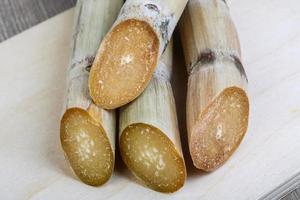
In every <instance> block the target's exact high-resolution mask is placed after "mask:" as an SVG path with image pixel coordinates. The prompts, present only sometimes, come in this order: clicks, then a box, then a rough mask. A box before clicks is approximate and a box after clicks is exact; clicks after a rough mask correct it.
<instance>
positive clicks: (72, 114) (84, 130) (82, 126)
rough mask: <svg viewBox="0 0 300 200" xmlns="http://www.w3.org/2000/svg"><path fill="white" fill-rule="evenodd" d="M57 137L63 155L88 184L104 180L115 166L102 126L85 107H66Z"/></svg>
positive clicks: (93, 184)
mask: <svg viewBox="0 0 300 200" xmlns="http://www.w3.org/2000/svg"><path fill="white" fill-rule="evenodd" d="M60 139H61V144H62V147H63V150H64V152H65V155H66V158H67V160H68V161H69V163H70V165H71V168H72V169H73V171H74V173H75V174H76V175H77V176H78V177H79V179H80V180H81V181H82V182H84V183H86V184H88V185H91V186H100V185H102V184H104V183H106V182H107V181H108V180H109V178H110V177H111V175H112V172H113V168H114V154H113V150H112V147H111V144H110V142H109V140H108V138H107V136H106V133H105V131H104V129H103V128H102V127H101V125H100V124H98V123H97V122H96V121H95V120H94V119H93V118H92V117H91V116H90V115H89V114H88V112H87V111H85V110H82V109H79V108H71V109H68V110H67V111H66V112H65V114H64V116H63V118H62V120H61V128H60Z"/></svg>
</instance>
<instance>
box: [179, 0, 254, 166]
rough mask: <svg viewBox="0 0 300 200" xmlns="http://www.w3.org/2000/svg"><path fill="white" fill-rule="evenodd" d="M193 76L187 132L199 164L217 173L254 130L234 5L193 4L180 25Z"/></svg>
mask: <svg viewBox="0 0 300 200" xmlns="http://www.w3.org/2000/svg"><path fill="white" fill-rule="evenodd" d="M180 34H181V40H182V45H183V50H184V55H185V61H186V66H187V70H188V73H189V80H188V94H187V128H188V138H189V148H190V153H191V157H192V160H193V163H194V165H195V166H196V167H197V168H199V169H202V170H205V171H213V170H215V169H217V168H218V167H220V166H221V165H222V164H224V163H225V162H226V161H227V160H228V159H229V158H230V156H231V155H232V154H233V152H234V151H235V150H236V149H237V147H238V146H239V144H240V143H241V141H242V139H243V137H244V135H245V133H246V131H247V126H248V117H249V100H248V97H247V83H248V80H247V76H246V73H245V70H244V68H243V66H242V63H241V50H240V44H239V39H238V35H237V32H236V29H235V26H234V24H233V22H232V20H231V17H230V13H229V9H228V5H227V4H226V2H225V1H220V0H210V1H208V0H190V1H189V3H188V5H187V8H186V10H185V11H184V14H183V17H182V19H181V21H180Z"/></svg>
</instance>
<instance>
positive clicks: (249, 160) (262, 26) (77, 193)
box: [0, 0, 300, 200]
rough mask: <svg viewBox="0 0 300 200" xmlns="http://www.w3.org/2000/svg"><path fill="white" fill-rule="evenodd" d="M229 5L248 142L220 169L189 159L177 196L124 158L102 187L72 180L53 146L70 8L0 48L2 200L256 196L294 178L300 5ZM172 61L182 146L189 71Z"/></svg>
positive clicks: (282, 1) (299, 113) (289, 0)
mask: <svg viewBox="0 0 300 200" xmlns="http://www.w3.org/2000/svg"><path fill="white" fill-rule="evenodd" d="M228 3H229V6H230V7H231V13H232V16H233V18H234V21H235V24H236V26H237V29H238V32H239V35H240V39H241V44H242V51H243V61H244V65H245V68H246V71H247V73H248V78H249V94H250V99H251V117H250V126H249V131H248V133H247V135H246V137H245V139H244V141H243V142H242V144H241V146H240V148H239V149H238V151H237V152H236V153H235V154H234V156H233V157H232V158H231V159H230V160H229V161H228V162H227V163H226V164H225V165H224V166H223V167H221V168H220V169H219V170H217V171H216V172H214V173H210V174H205V173H202V172H199V171H197V170H195V168H193V167H192V165H191V163H190V159H189V157H188V156H187V155H186V160H187V167H188V179H187V182H186V185H185V187H184V188H183V189H181V190H180V191H178V192H177V193H175V194H160V193H157V192H154V191H151V190H149V189H147V188H145V187H143V186H141V185H139V184H137V183H136V182H135V180H134V179H133V177H132V175H131V174H130V173H129V172H128V171H127V169H126V167H125V166H124V164H122V162H121V161H117V166H116V170H115V173H114V176H113V177H112V179H111V180H110V181H109V182H108V183H107V184H106V185H104V186H103V187H100V188H94V187H90V186H87V185H84V184H82V183H81V182H79V181H78V180H76V178H75V177H74V176H73V175H72V174H71V172H70V170H69V168H68V165H67V162H66V161H65V160H64V156H63V152H62V150H61V147H60V143H59V120H60V115H61V108H62V104H63V98H64V91H65V85H66V67H67V65H68V59H69V46H70V45H69V44H70V39H71V33H72V24H73V14H74V10H73V9H71V10H69V11H67V12H64V13H63V14H60V15H58V16H57V17H55V18H52V19H50V20H48V21H46V22H44V23H42V24H40V25H38V26H36V27H34V28H32V29H30V30H28V31H26V32H24V33H22V34H20V35H18V36H15V37H13V38H11V39H9V40H7V41H5V42H3V43H1V44H0V60H1V64H0V91H1V93H0V94H1V95H0V109H1V112H0V138H1V139H0V199H1V200H2V199H5V200H10V199H14V200H18V199H20V200H24V199H32V200H33V199H43V200H47V199H49V200H50V199H78V200H82V199H115V200H119V199H131V200H133V199H172V200H173V199H178V200H179V199H180V200H182V199H189V200H190V199H202V200H205V199H208V200H211V199H239V200H243V199H258V198H260V197H262V196H264V195H265V194H267V193H268V192H270V191H271V190H272V189H274V188H275V187H277V186H278V185H280V184H282V183H284V182H285V181H286V180H288V179H289V178H291V177H293V176H295V175H296V174H299V173H300V12H299V11H300V2H299V1H297V0H272V1H271V0H260V1H259V0H253V1H237V0H231V1H229V2H228ZM177 42H178V41H177ZM176 48H177V49H176V50H175V51H176V52H177V53H178V54H180V52H181V51H180V49H179V48H180V45H179V44H177V45H176ZM175 61H176V64H175V66H176V69H175V72H176V75H175V78H174V85H175V86H176V89H175V91H174V92H175V95H176V100H177V101H178V102H177V104H178V112H179V115H180V116H179V123H180V126H181V130H182V131H181V133H182V134H183V139H184V138H185V137H184V134H186V133H185V130H184V126H185V125H184V123H185V122H184V106H183V105H184V99H185V85H186V79H185V78H184V77H181V76H182V75H181V74H184V73H179V72H180V71H185V69H184V67H183V62H182V59H181V55H179V56H178V57H177V59H176V60H175ZM178 85H180V86H181V87H177V86H178ZM185 143H186V141H185V142H183V144H185Z"/></svg>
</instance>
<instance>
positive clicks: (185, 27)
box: [60, 0, 249, 193]
mask: <svg viewBox="0 0 300 200" xmlns="http://www.w3.org/2000/svg"><path fill="white" fill-rule="evenodd" d="M122 4H123V1H122V0H109V1H106V0H79V1H78V2H77V6H76V13H75V16H76V20H75V33H74V37H73V46H72V57H71V63H70V68H69V71H68V73H69V77H68V92H67V99H66V106H65V110H64V114H63V117H62V120H61V130H60V132H61V143H62V147H63V150H64V152H65V154H66V158H67V160H68V161H69V163H70V165H71V168H72V169H73V171H74V172H75V174H76V175H77V176H78V177H79V178H80V179H81V180H82V181H83V182H84V183H86V184H89V185H93V186H98V185H101V184H104V183H105V182H107V181H108V179H109V178H110V177H111V174H112V172H113V168H114V162H115V161H114V159H115V156H114V153H115V138H116V126H117V124H116V121H117V120H116V118H115V112H114V111H113V110H112V109H115V108H120V107H121V106H122V107H121V108H120V109H119V120H118V121H119V125H118V126H119V136H118V140H119V147H120V152H121V156H122V159H123V160H124V162H125V164H126V165H127V167H128V168H129V169H130V170H131V172H132V173H133V174H134V175H135V176H136V177H137V179H138V180H139V181H140V182H141V183H142V184H144V185H146V186H147V187H149V188H151V189H153V190H156V191H159V192H167V193H168V192H175V191H177V190H179V189H180V188H181V187H182V186H183V185H184V182H185V179H186V168H185V163H184V157H183V154H182V149H181V141H180V134H179V130H178V123H177V115H176V108H175V100H174V96H173V92H172V87H171V84H170V79H171V75H172V68H173V63H172V57H173V52H172V51H173V45H172V41H171V37H172V34H173V31H174V29H175V27H176V25H177V22H178V21H179V19H180V17H181V15H182V13H183V11H184V8H185V6H186V4H188V6H187V8H186V10H185V11H184V14H183V17H182V18H181V22H180V33H181V40H182V43H183V50H184V54H185V60H186V64H187V68H188V73H189V82H188V97H187V128H188V138H189V147H190V152H191V157H192V159H193V162H194V165H195V166H196V167H197V168H199V169H202V170H205V171H212V170H214V169H216V168H217V167H219V166H220V165H222V164H223V163H224V162H225V161H226V160H227V159H228V158H229V157H230V156H231V154H232V153H233V152H234V151H235V149H236V148H237V147H238V145H239V143H240V142H241V140H242V138H243V136H244V134H245V132H246V130H247V125H248V115H249V103H248V98H247V94H246V86H247V78H246V74H245V71H244V69H243V66H242V64H241V61H240V47H239V41H238V37H237V33H236V30H235V28H234V25H233V23H232V21H231V19H230V16H229V11H228V7H227V5H226V3H225V1H220V0H190V1H189V2H188V1H187V0H177V1H172V0H156V1H154V0H127V1H126V2H125V3H124V5H123V7H122V8H121V6H122ZM120 9H121V10H120ZM119 10H120V12H119ZM118 12H119V16H118V17H117V13H118ZM114 20H115V22H114ZM102 39H103V40H102ZM101 40H102V42H101ZM170 41H171V42H170ZM97 49H98V52H97ZM105 109H110V110H105Z"/></svg>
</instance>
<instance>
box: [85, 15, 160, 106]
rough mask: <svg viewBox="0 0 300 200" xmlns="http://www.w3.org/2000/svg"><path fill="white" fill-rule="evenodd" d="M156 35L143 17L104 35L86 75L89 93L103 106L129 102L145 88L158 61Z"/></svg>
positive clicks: (123, 23) (120, 25)
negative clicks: (88, 75)
mask: <svg viewBox="0 0 300 200" xmlns="http://www.w3.org/2000/svg"><path fill="white" fill-rule="evenodd" d="M158 53H159V39H158V37H157V35H156V33H155V32H154V31H153V29H152V28H151V26H150V25H149V24H148V23H147V22H144V21H140V20H136V19H129V20H126V21H123V22H121V23H120V24H118V25H117V26H115V27H114V28H113V29H112V31H111V32H110V33H109V34H108V35H107V36H106V37H105V38H104V40H103V42H102V44H101V47H100V50H99V52H98V55H97V57H96V59H95V61H94V64H93V66H92V69H91V73H90V78H89V89H90V95H91V97H92V98H93V100H94V102H95V103H96V104H97V105H99V106H101V107H103V108H106V109H114V108H117V107H120V106H122V105H125V104H127V103H129V102H130V101H132V100H134V99H135V98H136V97H138V96H139V95H140V94H141V93H142V92H143V90H144V89H145V88H146V86H147V84H148V82H149V81H150V79H151V77H152V74H153V72H154V70H155V68H156V65H157V59H158Z"/></svg>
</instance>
